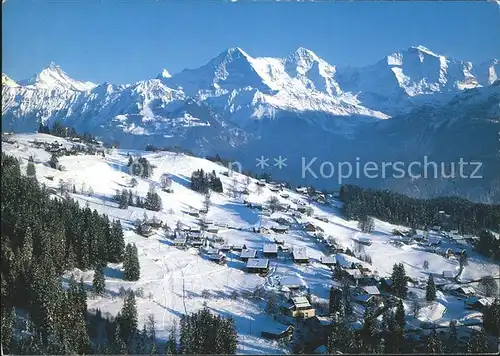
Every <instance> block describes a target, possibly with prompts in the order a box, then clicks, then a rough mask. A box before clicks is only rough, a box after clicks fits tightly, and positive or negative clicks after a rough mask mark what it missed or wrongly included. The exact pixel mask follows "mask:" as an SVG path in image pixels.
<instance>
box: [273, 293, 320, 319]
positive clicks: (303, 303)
mask: <svg viewBox="0 0 500 356" xmlns="http://www.w3.org/2000/svg"><path fill="white" fill-rule="evenodd" d="M281 310H282V311H283V312H284V313H286V314H287V315H289V316H291V317H293V318H300V319H308V318H312V317H314V316H316V310H315V309H314V308H313V307H312V306H311V303H309V300H307V298H306V297H295V298H291V299H290V301H288V302H287V303H285V304H284V305H282V307H281Z"/></svg>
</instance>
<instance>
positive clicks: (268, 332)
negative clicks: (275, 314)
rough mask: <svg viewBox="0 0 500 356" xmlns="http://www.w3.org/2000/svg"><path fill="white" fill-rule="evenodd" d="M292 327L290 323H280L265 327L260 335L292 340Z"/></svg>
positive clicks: (273, 338)
mask: <svg viewBox="0 0 500 356" xmlns="http://www.w3.org/2000/svg"><path fill="white" fill-rule="evenodd" d="M294 329H295V328H294V327H293V326H292V325H288V326H286V325H280V326H277V327H266V328H265V329H264V330H262V332H261V335H262V337H264V338H266V339H272V340H281V341H286V342H288V341H292V338H293V331H294Z"/></svg>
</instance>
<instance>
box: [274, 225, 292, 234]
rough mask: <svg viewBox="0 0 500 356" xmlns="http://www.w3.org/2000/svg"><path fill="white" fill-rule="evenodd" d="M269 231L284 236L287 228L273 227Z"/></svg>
mask: <svg viewBox="0 0 500 356" xmlns="http://www.w3.org/2000/svg"><path fill="white" fill-rule="evenodd" d="M271 230H273V231H274V232H276V233H278V234H284V233H286V232H287V231H288V227H286V226H282V225H281V226H273V227H271Z"/></svg>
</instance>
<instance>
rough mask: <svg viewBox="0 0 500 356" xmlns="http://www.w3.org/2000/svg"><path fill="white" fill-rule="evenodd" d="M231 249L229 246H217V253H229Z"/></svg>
mask: <svg viewBox="0 0 500 356" xmlns="http://www.w3.org/2000/svg"><path fill="white" fill-rule="evenodd" d="M231 249H232V246H231V245H227V244H224V245H220V246H219V251H221V252H229V251H231Z"/></svg>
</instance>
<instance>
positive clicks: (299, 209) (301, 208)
mask: <svg viewBox="0 0 500 356" xmlns="http://www.w3.org/2000/svg"><path fill="white" fill-rule="evenodd" d="M306 210H307V209H306V207H305V206H298V207H297V211H298V212H299V213H302V214H304V213H305V212H306Z"/></svg>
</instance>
